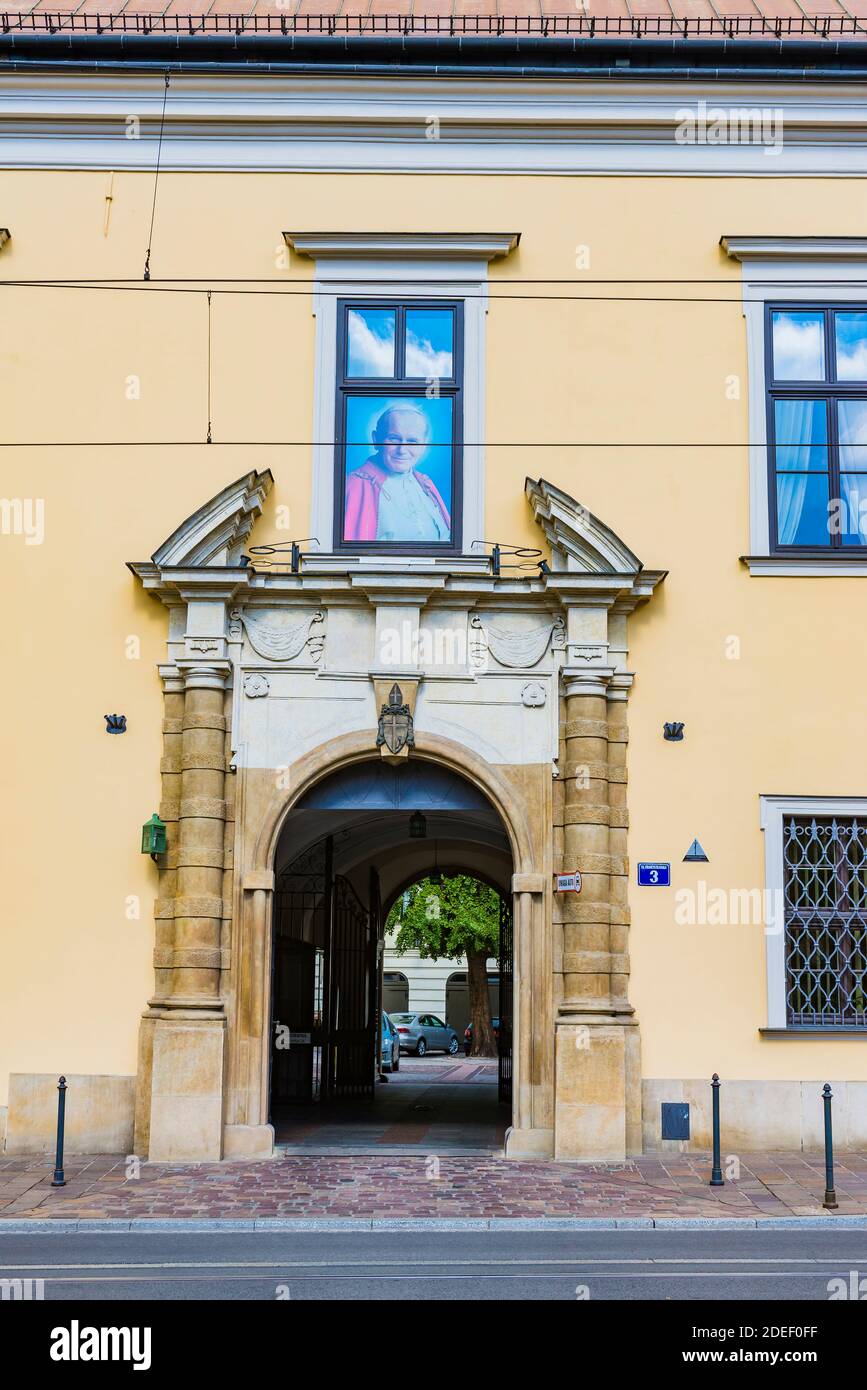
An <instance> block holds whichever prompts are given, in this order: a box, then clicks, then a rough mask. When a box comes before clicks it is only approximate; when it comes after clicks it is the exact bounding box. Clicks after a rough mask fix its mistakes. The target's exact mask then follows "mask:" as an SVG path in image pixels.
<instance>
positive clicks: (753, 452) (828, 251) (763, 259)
mask: <svg viewBox="0 0 867 1390" xmlns="http://www.w3.org/2000/svg"><path fill="white" fill-rule="evenodd" d="M720 245H721V246H722V248H723V250H724V251H726V252H727V254H728V255H729V256H731V258H732V259H733V260H736V261H740V262H741V263H742V264H743V267H744V270H743V285H742V292H743V312H744V318H745V319H746V328H747V391H748V408H749V425H748V428H749V440H750V444H749V460H750V553H749V555H746V556H744V557H743V558H744V561H745V563H746V564H747V565H748V567H749V571H750V574H754V575H764V576H767V575H784V576H785V575H788V576H808V575H825V576H828V575H833V576H835V577H840V576H852V575H867V559H857V558H848V557H844V556H839V557H838V556H830V555H829V556H828V557H827V558H826V557H825V556H803V557H798V556H796V555H772V554H771V553H770V551H771V538H770V497H769V495H768V417H767V392H768V385H769V383H768V382H767V381H766V380H765V323H766V312H765V311H766V309H767V306H768V304H769V303H771V302H773V301H775V300H780V299H786V300H788V301H790V302H794V301H797V302H798V303H803V304H813V303H816V304H822V305H825V304H833V303H834V302H835V301H836V300H846V301H847V302H863V303H864V304H865V306H867V237H738V236H724V237H722V238H721V240H720ZM841 280H845V281H847V283H846V284H845V285H838V284H835V283H834V282H835V281H841Z"/></svg>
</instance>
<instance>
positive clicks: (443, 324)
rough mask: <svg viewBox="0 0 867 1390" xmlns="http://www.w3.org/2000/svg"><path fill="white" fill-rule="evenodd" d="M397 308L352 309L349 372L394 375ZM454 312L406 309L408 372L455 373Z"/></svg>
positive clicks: (416, 374)
mask: <svg viewBox="0 0 867 1390" xmlns="http://www.w3.org/2000/svg"><path fill="white" fill-rule="evenodd" d="M395 322H396V315H395V310H394V309H389V308H372V307H371V308H367V307H365V308H363V309H360V308H357V309H350V310H349V313H348V316H347V367H346V370H347V375H348V376H360V377H391V376H395V375H397V374H398V373H397V372H396V370H395V360H394V357H395ZM453 337H454V312H453V311H452V310H451V309H438V308H430V309H428V308H420V309H407V311H406V364H405V365H406V371H405V373H404V375H406V376H410V377H421V378H422V380H424V381H427V380H428V379H430V378H438V379H440V380H446V379H448V378H450V377H451V376H452V373H453V371H454V367H453V362H454V358H453Z"/></svg>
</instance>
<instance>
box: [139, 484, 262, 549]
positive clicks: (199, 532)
mask: <svg viewBox="0 0 867 1390" xmlns="http://www.w3.org/2000/svg"><path fill="white" fill-rule="evenodd" d="M273 481H274V479H273V477H272V476H271V471H270V469H267V468H266V469H265V471H264V472H263V473H257V472H251V473H245V474H244V476H243V477H242V478H237V479H236V480H235V482H234V483H229V486H228V487H224V488H223V490H222V491H221V492H218V493H217V494H216V496H215V497H212V498H211V500H210V501H209V502H206V503H205V504H204V506H202V507H199V509H198V511H195V512H193V514H192V516H188V517H187V519H186V521H182V522H181V524H180V526H179V527H178V528H177V530H176V531H173V532H172V534H171V535H170V536H169V538H168V540H165V541H163V543H162V545H161V546H160V548H159V550H155V551H154V553H153V555H152V556H151V560H152V563H153V564H155V565H160V566H162V567H163V568H164V569H168V568H172V567H175V566H178V567H180V566H186V565H201V566H206V567H207V568H209V569H214V568H222V567H224V566H231V565H236V564H238V562H239V560H240V558H241V552H242V551H243V549H244V543H245V541H246V539H247V537H248V536H249V534H250V532H251V531H252V529H253V523H254V521H255V520H256V517H257V516H258V515H259V513H260V512H261V510H262V503H263V502H264V500H265V498H266V497H267V496H268V493H269V492H270V491H271V485H272V483H273Z"/></svg>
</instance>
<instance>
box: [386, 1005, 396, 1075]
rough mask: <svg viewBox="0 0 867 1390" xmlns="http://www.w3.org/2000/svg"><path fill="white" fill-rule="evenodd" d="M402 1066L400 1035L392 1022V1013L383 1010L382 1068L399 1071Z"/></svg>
mask: <svg viewBox="0 0 867 1390" xmlns="http://www.w3.org/2000/svg"><path fill="white" fill-rule="evenodd" d="M399 1068H400V1037H399V1035H398V1031H397V1028H396V1027H395V1025H394V1023H393V1022H392V1019H391V1015H390V1014H387V1013H386V1012H385V1009H383V1011H382V1070H383V1071H398V1070H399Z"/></svg>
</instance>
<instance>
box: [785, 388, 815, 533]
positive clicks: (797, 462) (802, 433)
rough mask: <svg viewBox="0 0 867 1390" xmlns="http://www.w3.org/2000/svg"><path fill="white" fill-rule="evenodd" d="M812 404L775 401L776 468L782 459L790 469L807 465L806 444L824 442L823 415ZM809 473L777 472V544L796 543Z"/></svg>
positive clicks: (808, 459) (813, 403)
mask: <svg viewBox="0 0 867 1390" xmlns="http://www.w3.org/2000/svg"><path fill="white" fill-rule="evenodd" d="M815 405H816V403H815V401H777V403H776V406H775V411H776V437H777V440H778V441H779V443H778V444H777V466H778V468H779V464H780V461H781V460H782V459H785V462H786V463H787V464H788V466H789V467H790V468H791V467H795V468H805V469H806V468H808V467H809V466H810V464H811V462H814V460H811V458H810V455H809V452H808V448H809V446H810V445H811V444H813V443H815V444H820V443H821V444H825V438H824V434H823V433H820V430H821V424H822V421H823V416H822V414H821V411H820V410H816V409H815ZM814 429H815V430H816V438H815V439H814V438H813V431H814ZM808 476H809V475H808V474H807V473H787V472H778V473H777V539H778V541H779V543H780V545H797V543H798V529H799V527H800V524H801V514H802V512H803V510H804V503H805V502H806V500H807V481H808ZM813 476H814V477H816V476H817V474H816V473H814V474H813ZM811 539H813V538H811Z"/></svg>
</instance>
